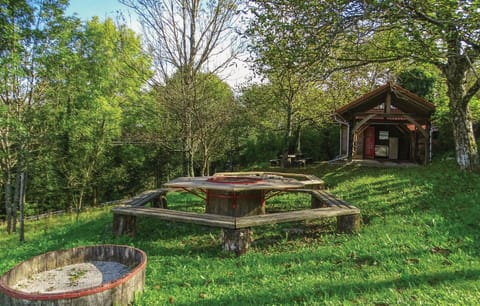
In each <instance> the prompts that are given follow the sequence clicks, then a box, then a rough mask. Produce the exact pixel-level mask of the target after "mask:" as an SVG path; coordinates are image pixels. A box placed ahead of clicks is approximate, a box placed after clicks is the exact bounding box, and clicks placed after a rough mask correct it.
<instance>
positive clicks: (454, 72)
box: [443, 56, 479, 170]
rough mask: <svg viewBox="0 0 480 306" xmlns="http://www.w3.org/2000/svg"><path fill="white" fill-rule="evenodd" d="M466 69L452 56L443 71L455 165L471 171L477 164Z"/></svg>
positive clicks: (461, 60)
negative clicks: (455, 159) (445, 78)
mask: <svg viewBox="0 0 480 306" xmlns="http://www.w3.org/2000/svg"><path fill="white" fill-rule="evenodd" d="M468 68H469V64H468V62H467V61H466V60H465V59H464V58H463V57H458V56H457V57H455V56H452V57H450V58H449V65H448V66H447V67H446V68H444V70H443V71H444V73H445V76H446V77H447V87H448V91H447V94H448V98H449V100H450V101H449V108H450V116H451V120H452V125H453V137H454V141H455V152H456V158H457V163H458V165H459V166H460V168H461V169H464V170H472V169H474V168H476V167H477V166H478V163H479V159H478V150H477V143H476V140H475V135H474V133H473V124H472V117H471V115H470V111H469V108H468V103H469V102H470V99H471V97H468V96H467V89H466V79H467V71H468Z"/></svg>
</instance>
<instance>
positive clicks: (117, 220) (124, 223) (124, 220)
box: [112, 213, 136, 237]
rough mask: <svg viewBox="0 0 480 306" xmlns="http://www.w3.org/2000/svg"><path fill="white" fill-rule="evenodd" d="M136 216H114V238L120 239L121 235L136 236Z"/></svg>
mask: <svg viewBox="0 0 480 306" xmlns="http://www.w3.org/2000/svg"><path fill="white" fill-rule="evenodd" d="M135 224H136V217H135V216H127V215H120V214H115V213H114V214H113V226H112V232H113V236H115V237H118V236H121V235H128V236H135Z"/></svg>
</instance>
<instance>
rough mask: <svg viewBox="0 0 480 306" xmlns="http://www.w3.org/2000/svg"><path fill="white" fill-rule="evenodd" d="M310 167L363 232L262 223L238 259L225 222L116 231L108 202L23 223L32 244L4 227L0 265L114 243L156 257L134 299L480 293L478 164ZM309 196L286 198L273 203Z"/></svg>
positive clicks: (358, 298) (472, 298)
mask: <svg viewBox="0 0 480 306" xmlns="http://www.w3.org/2000/svg"><path fill="white" fill-rule="evenodd" d="M306 171H308V172H309V173H315V174H316V175H318V176H320V177H322V178H323V179H324V180H325V181H326V183H327V186H328V188H329V189H330V190H331V191H332V192H333V193H334V194H336V195H337V196H340V197H341V198H343V199H344V200H346V201H347V202H349V203H351V204H353V205H355V206H357V207H359V208H360V209H361V210H362V225H361V230H360V232H359V233H358V234H356V235H339V234H335V233H334V229H335V221H334V220H326V221H318V222H309V223H293V224H284V225H272V226H264V227H255V228H254V229H253V231H254V239H255V240H254V243H253V246H252V248H251V250H250V251H249V252H248V253H247V254H246V255H244V256H242V257H234V256H232V255H230V254H226V253H224V252H223V251H222V250H221V248H220V244H221V233H220V231H219V230H218V229H212V228H205V227H202V226H195V225H187V224H181V223H169V222H163V221H159V220H155V219H147V218H141V219H139V220H138V224H137V226H138V227H137V236H136V237H135V238H131V237H120V238H112V237H111V222H112V219H111V214H110V209H109V208H105V209H98V210H90V211H88V212H86V213H82V214H81V215H80V218H79V221H78V222H75V218H74V217H73V216H69V215H67V216H60V217H55V218H49V219H45V220H40V221H36V222H27V242H26V243H24V244H20V245H19V244H18V242H16V239H14V237H12V236H5V235H2V236H0V257H1V258H2V259H3V260H2V261H0V273H4V272H6V271H7V270H8V269H10V268H11V267H13V266H14V265H15V264H17V263H19V262H21V261H23V260H26V259H28V258H30V257H31V256H34V255H38V254H41V253H44V252H47V251H51V250H59V249H66V248H71V247H75V246H82V245H92V244H98V243H116V244H126V245H131V246H135V247H138V248H140V249H143V250H144V251H145V252H146V253H147V256H148V265H147V271H146V272H147V274H146V286H145V291H144V292H143V293H142V294H140V295H138V296H137V299H136V301H135V305H165V304H170V303H173V304H182V305H192V304H195V305H225V304H228V305H278V304H285V305H353V304H355V305H374V304H377V305H386V304H388V305H396V304H406V305H411V304H413V305H416V304H442V305H443V304H463V305H473V304H476V303H477V302H478V300H479V298H480V290H479V289H480V288H479V287H478V282H477V279H478V273H479V271H480V260H479V258H480V256H479V255H480V253H479V250H480V236H479V226H478V219H479V218H480V209H479V203H480V189H479V186H480V176H479V174H478V173H472V172H463V171H460V170H459V169H458V168H457V167H456V165H455V163H454V162H453V161H452V162H444V161H435V162H434V163H433V164H431V165H429V166H427V167H414V168H368V167H361V166H353V165H350V166H349V165H329V164H326V163H325V164H321V165H319V166H318V167H317V168H308V169H307V170H306ZM452 186H456V187H455V188H452ZM168 197H169V205H170V207H172V208H174V209H182V210H195V211H202V209H203V203H202V201H198V200H195V198H193V197H191V196H187V197H185V194H179V193H172V194H171V195H169V196H168ZM192 201H193V202H192ZM308 202H309V198H308V197H305V196H304V195H301V196H299V197H294V196H292V195H285V196H282V197H274V198H272V199H271V200H269V202H268V203H267V205H268V207H267V208H269V207H271V208H272V209H277V210H283V209H289V208H291V207H292V205H293V206H294V207H301V206H302V205H307V206H308ZM2 226H3V225H2ZM0 230H3V229H2V228H0ZM259 288H261V290H259Z"/></svg>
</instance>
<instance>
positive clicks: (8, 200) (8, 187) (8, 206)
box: [5, 169, 13, 234]
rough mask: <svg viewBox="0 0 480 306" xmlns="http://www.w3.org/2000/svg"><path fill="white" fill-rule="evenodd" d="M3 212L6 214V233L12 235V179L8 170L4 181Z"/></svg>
mask: <svg viewBox="0 0 480 306" xmlns="http://www.w3.org/2000/svg"><path fill="white" fill-rule="evenodd" d="M5 210H6V213H7V233H8V234H11V233H12V219H13V218H12V178H11V173H10V170H9V169H7V175H6V180H5Z"/></svg>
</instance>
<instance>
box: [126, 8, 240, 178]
mask: <svg viewBox="0 0 480 306" xmlns="http://www.w3.org/2000/svg"><path fill="white" fill-rule="evenodd" d="M120 2H121V3H123V4H125V5H126V6H128V7H130V8H132V9H133V10H134V11H135V12H136V13H137V14H138V16H139V19H140V22H141V24H142V26H143V32H144V37H145V40H146V43H147V48H148V49H149V50H151V51H152V53H153V57H154V64H155V67H156V68H157V77H158V78H159V80H158V82H159V83H161V84H166V82H167V81H168V80H169V79H170V78H171V77H172V76H173V75H174V74H179V75H180V82H177V86H175V87H173V86H170V91H169V93H168V94H169V95H171V96H172V97H175V99H176V104H177V106H176V107H175V111H172V112H171V115H172V116H174V118H175V120H176V121H177V122H178V123H179V124H180V126H181V137H180V139H181V142H182V147H183V148H182V149H183V153H184V154H183V159H184V166H183V168H184V170H183V171H184V174H185V175H188V176H194V152H195V150H196V147H197V146H198V143H197V141H196V135H195V130H194V120H195V116H196V114H195V112H196V110H197V109H198V107H199V103H200V102H199V96H198V87H199V86H202V85H201V84H199V80H198V78H199V77H200V74H201V73H207V72H208V73H218V72H219V71H221V70H222V69H225V68H226V67H227V66H228V65H229V64H230V63H231V62H232V60H233V59H234V58H235V56H236V54H237V53H238V49H237V46H238V40H237V35H236V33H235V23H236V18H237V15H236V13H237V10H238V9H239V7H238V5H239V3H240V1H238V0H216V1H201V0H164V1H156V0H142V1H140V0H121V1H120ZM173 89H175V92H173V91H172V90H173ZM172 110H173V108H172Z"/></svg>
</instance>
